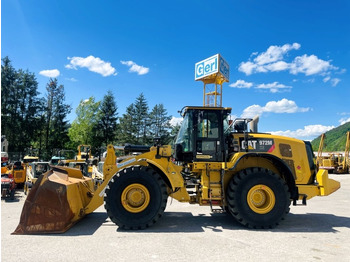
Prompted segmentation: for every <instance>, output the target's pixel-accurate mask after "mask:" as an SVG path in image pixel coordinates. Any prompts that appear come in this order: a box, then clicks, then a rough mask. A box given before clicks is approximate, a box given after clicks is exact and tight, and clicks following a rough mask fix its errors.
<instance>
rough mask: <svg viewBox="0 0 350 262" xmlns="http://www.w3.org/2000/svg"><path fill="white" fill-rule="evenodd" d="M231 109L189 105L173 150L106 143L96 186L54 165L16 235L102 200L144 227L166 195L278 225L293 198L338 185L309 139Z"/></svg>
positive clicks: (49, 227) (55, 228)
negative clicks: (119, 150)
mask: <svg viewBox="0 0 350 262" xmlns="http://www.w3.org/2000/svg"><path fill="white" fill-rule="evenodd" d="M230 113H231V108H223V107H185V108H184V109H183V110H182V116H183V117H184V120H183V122H182V125H181V128H180V130H179V133H178V135H177V138H176V142H175V146H174V153H173V154H172V149H171V146H170V145H160V144H159V143H156V145H155V146H152V147H146V146H135V148H134V150H132V147H131V146H129V151H130V152H132V151H135V152H142V154H139V155H130V156H129V157H128V158H125V159H123V161H121V162H119V163H116V156H115V150H114V147H113V145H109V146H108V149H107V156H106V159H105V162H104V165H103V175H104V181H103V183H102V184H101V185H99V186H98V187H97V188H96V189H95V188H94V182H93V179H92V178H89V177H85V176H83V175H82V173H81V172H79V170H76V169H70V168H68V167H57V166H56V167H53V170H51V171H49V172H48V173H46V174H45V175H43V176H41V177H40V178H39V179H38V180H37V182H36V183H35V185H34V186H33V188H32V190H31V191H30V193H29V195H28V197H27V200H26V202H25V204H24V206H23V211H22V214H21V218H20V223H19V225H18V227H17V229H16V230H15V232H14V234H38V233H54V232H64V231H66V230H67V229H69V228H70V227H71V226H72V225H74V223H76V222H77V221H79V220H80V219H82V218H83V217H84V216H85V215H87V214H89V213H92V212H93V211H94V210H95V209H96V208H98V207H99V206H101V205H102V204H103V203H104V207H105V209H106V211H107V214H108V216H109V217H110V219H111V220H112V221H113V222H114V223H115V224H117V225H118V226H119V227H120V228H123V229H132V230H135V229H136V230H137V229H144V228H147V227H149V226H152V225H153V224H154V223H156V222H157V221H158V219H159V218H160V217H161V216H162V214H163V212H164V210H165V207H166V204H167V199H168V198H169V197H172V198H174V199H176V200H178V201H180V202H187V203H190V204H199V205H201V206H208V207H210V208H211V210H212V211H213V212H228V213H229V214H231V215H232V216H233V218H235V219H236V220H237V221H238V222H239V223H241V224H242V225H243V226H246V227H248V228H273V227H275V226H276V225H278V224H279V223H280V221H281V220H282V219H284V217H285V216H286V214H287V213H288V212H289V209H290V205H291V203H293V204H294V205H296V204H298V203H299V204H300V202H301V204H304V205H305V204H306V201H307V200H309V199H311V198H313V197H315V196H327V195H329V194H331V193H333V192H334V191H336V190H337V189H338V188H339V187H340V183H339V182H337V181H335V180H332V179H329V178H328V172H327V170H319V171H317V170H316V167H315V164H314V155H313V150H312V147H311V144H310V143H309V142H304V141H301V140H297V139H293V138H287V137H282V136H275V135H271V134H264V133H258V132H257V130H256V128H255V126H256V121H252V119H236V120H235V121H232V122H230V121H229V120H228V119H229V116H230ZM249 122H253V123H252V128H251V130H248V123H249Z"/></svg>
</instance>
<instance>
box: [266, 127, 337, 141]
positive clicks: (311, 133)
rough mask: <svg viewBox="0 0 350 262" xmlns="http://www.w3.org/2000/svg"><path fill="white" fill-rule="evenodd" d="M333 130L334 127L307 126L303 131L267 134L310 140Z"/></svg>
mask: <svg viewBox="0 0 350 262" xmlns="http://www.w3.org/2000/svg"><path fill="white" fill-rule="evenodd" d="M333 128H334V126H323V125H308V126H304V128H303V129H297V130H294V131H291V130H286V131H273V132H269V133H272V134H274V135H279V136H288V137H294V138H299V139H307V140H311V139H313V138H315V137H317V136H319V135H321V134H322V133H325V132H327V131H329V130H331V129H333Z"/></svg>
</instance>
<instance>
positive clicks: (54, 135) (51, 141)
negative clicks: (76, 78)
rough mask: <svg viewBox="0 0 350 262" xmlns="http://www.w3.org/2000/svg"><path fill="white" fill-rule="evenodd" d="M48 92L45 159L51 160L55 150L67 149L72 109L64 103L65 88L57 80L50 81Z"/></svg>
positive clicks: (46, 100) (47, 86) (47, 87)
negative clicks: (69, 117) (69, 119)
mask: <svg viewBox="0 0 350 262" xmlns="http://www.w3.org/2000/svg"><path fill="white" fill-rule="evenodd" d="M46 91H47V94H46V99H45V102H46V106H45V115H44V117H45V122H46V123H45V153H46V157H45V158H49V157H50V156H51V155H52V153H53V152H52V151H53V149H54V148H59V149H62V148H65V144H66V143H67V142H68V141H69V137H68V128H69V122H68V120H67V119H66V117H67V115H68V114H69V113H70V112H71V107H70V106H69V105H68V104H65V103H64V101H65V92H64V86H63V85H58V83H57V79H50V80H49V83H48V84H47V85H46Z"/></svg>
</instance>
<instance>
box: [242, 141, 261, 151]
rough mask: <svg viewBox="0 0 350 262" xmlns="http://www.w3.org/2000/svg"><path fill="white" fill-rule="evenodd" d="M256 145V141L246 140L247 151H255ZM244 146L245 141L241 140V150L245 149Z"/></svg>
mask: <svg viewBox="0 0 350 262" xmlns="http://www.w3.org/2000/svg"><path fill="white" fill-rule="evenodd" d="M257 143H258V141H257V140H248V149H250V150H254V149H256V144H257ZM245 145H246V143H245V141H244V140H242V143H241V148H242V149H243V150H245V149H246V147H245Z"/></svg>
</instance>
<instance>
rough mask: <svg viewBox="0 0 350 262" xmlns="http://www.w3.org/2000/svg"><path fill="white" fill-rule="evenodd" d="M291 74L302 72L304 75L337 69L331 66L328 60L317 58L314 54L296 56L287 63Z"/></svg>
mask: <svg viewBox="0 0 350 262" xmlns="http://www.w3.org/2000/svg"><path fill="white" fill-rule="evenodd" d="M289 68H290V73H291V74H294V75H296V74H298V73H304V74H305V75H307V76H309V75H315V74H321V73H324V72H327V71H329V70H332V69H337V68H336V67H334V66H332V65H331V64H330V62H329V61H324V60H322V59H319V58H318V57H317V56H315V55H310V56H308V55H302V56H297V57H296V58H295V59H294V61H293V62H292V63H291V64H290V65H289Z"/></svg>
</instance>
